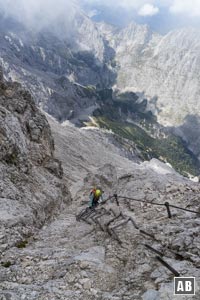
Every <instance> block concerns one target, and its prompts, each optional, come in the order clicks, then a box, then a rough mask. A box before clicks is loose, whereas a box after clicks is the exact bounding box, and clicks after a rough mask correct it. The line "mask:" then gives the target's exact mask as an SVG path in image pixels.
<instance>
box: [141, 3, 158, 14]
mask: <svg viewBox="0 0 200 300" xmlns="http://www.w3.org/2000/svg"><path fill="white" fill-rule="evenodd" d="M158 13H159V8H158V7H157V6H154V5H152V4H149V3H146V4H144V5H143V6H142V7H141V8H140V9H139V11H138V15H140V16H143V17H146V16H154V15H156V14H158Z"/></svg>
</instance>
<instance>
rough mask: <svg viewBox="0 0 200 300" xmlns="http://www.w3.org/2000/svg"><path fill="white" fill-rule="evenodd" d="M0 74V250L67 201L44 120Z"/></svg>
mask: <svg viewBox="0 0 200 300" xmlns="http://www.w3.org/2000/svg"><path fill="white" fill-rule="evenodd" d="M2 77H3V76H2V73H1V78H0V170H1V171H0V206H1V213H0V224H1V225H0V226H1V227H0V228H1V229H0V239H1V246H0V252H1V253H2V252H3V251H5V250H6V249H8V248H10V247H11V246H17V245H18V246H19V247H20V245H23V243H24V242H25V241H26V238H27V237H28V236H31V235H32V234H33V233H34V232H35V230H37V229H38V228H40V227H41V226H43V225H44V223H45V222H46V221H47V220H49V219H51V218H52V217H53V216H55V215H56V214H58V213H59V211H60V210H61V209H63V207H65V206H66V205H67V204H68V203H69V201H70V194H69V192H68V189H67V187H66V186H65V183H64V181H63V179H62V178H63V170H62V167H61V163H60V161H59V160H57V159H56V158H55V157H54V154H53V153H54V141H53V138H52V135H51V130H50V127H49V125H48V122H47V120H46V118H45V117H44V116H43V115H42V114H41V112H40V111H39V109H38V108H37V107H36V105H35V103H34V101H33V99H32V97H31V95H30V93H29V92H27V91H24V90H23V89H22V87H21V85H20V84H18V83H15V82H14V83H6V82H5V81H3V78H2Z"/></svg>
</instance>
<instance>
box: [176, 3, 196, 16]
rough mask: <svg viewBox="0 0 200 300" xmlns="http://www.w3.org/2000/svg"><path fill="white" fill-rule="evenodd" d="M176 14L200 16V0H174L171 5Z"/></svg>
mask: <svg viewBox="0 0 200 300" xmlns="http://www.w3.org/2000/svg"><path fill="white" fill-rule="evenodd" d="M170 11H171V12H172V13H174V14H184V15H186V16H189V17H199V16H200V0H192V1H191V0H174V1H173V3H172V5H171V6H170Z"/></svg>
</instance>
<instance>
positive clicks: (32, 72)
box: [0, 1, 200, 157]
mask: <svg viewBox="0 0 200 300" xmlns="http://www.w3.org/2000/svg"><path fill="white" fill-rule="evenodd" d="M61 2H62V1H61ZM51 17H52V16H51V14H50V19H49V20H51ZM52 20H53V21H54V20H57V19H56V17H55V19H52ZM61 20H63V19H62V18H61ZM68 22H69V23H64V26H62V25H63V23H62V22H60V23H59V22H57V23H55V24H57V25H54V23H53V24H52V23H51V24H50V22H49V23H48V24H44V25H43V27H41V28H37V27H36V29H34V30H33V26H31V25H30V24H29V23H27V24H26V23H25V22H24V20H23V22H22V24H20V23H19V20H17V21H16V18H15V21H13V19H12V18H10V17H9V18H2V19H1V30H0V31H1V32H0V35H1V37H0V39H1V45H0V54H1V65H3V68H4V72H5V75H6V76H7V78H11V79H12V80H17V81H19V82H21V83H22V84H23V85H24V86H25V87H27V88H28V89H30V90H31V91H32V93H33V94H34V95H35V98H36V102H37V103H38V104H39V105H40V106H41V107H42V108H43V109H44V110H45V111H47V112H49V113H50V114H53V115H54V116H55V117H56V118H57V119H59V120H62V121H63V120H65V119H68V118H73V117H76V118H78V117H79V115H80V114H82V115H84V116H85V115H87V114H92V112H93V111H94V110H95V109H96V108H97V107H98V102H99V99H98V97H97V95H95V90H91V89H88V86H90V85H92V86H94V87H96V86H98V89H104V88H113V89H114V90H117V91H119V92H124V91H133V92H135V93H137V94H138V95H139V97H140V99H144V98H145V99H147V100H148V105H147V110H151V111H152V112H153V114H155V116H156V117H157V119H158V122H159V123H160V124H162V125H164V126H168V127H174V128H173V131H174V132H175V133H176V134H178V135H180V136H181V137H182V138H183V139H184V141H185V142H186V143H187V146H188V148H189V149H190V150H192V151H193V152H194V154H195V155H196V156H197V157H199V154H200V152H199V150H198V149H199V145H200V139H199V130H198V126H194V128H192V127H193V126H192V124H193V123H194V122H195V124H199V115H200V89H199V75H198V70H199V65H200V56H199V53H200V51H199V49H200V31H198V30H197V29H192V28H183V29H180V30H175V31H172V32H169V33H168V34H166V35H164V36H162V35H160V34H157V33H155V32H152V31H151V29H150V28H149V27H148V26H146V25H138V24H136V23H131V24H130V25H128V26H127V27H125V28H122V29H119V28H117V27H114V26H111V25H108V24H105V23H95V22H93V21H92V20H91V19H90V18H89V17H88V16H86V15H85V13H84V12H83V11H82V10H81V9H80V8H79V7H78V6H77V4H76V5H75V4H74V3H72V4H71V5H70V8H69V19H68ZM67 24H68V26H67ZM61 28H63V32H61V31H62V30H61ZM67 28H68V30H66V29H67ZM77 83H78V84H79V85H77ZM80 85H82V86H80ZM191 128H192V129H191ZM194 141H195V143H194Z"/></svg>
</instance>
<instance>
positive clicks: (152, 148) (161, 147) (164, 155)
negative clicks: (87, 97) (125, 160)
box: [96, 116, 200, 176]
mask: <svg viewBox="0 0 200 300" xmlns="http://www.w3.org/2000/svg"><path fill="white" fill-rule="evenodd" d="M96 122H97V123H98V124H99V126H100V127H101V128H105V129H108V130H110V129H111V130H112V131H113V132H114V133H115V134H118V135H119V136H121V137H123V138H126V139H129V140H131V141H133V142H135V144H136V145H137V147H138V148H139V150H140V151H141V153H142V156H143V157H142V158H143V159H144V160H150V159H152V158H157V159H160V160H161V161H163V162H168V163H170V164H171V165H172V166H173V168H174V169H175V170H176V171H178V172H179V173H180V174H182V175H185V174H186V173H190V174H193V175H195V176H196V175H199V169H200V165H199V162H198V160H197V159H196V158H195V156H194V155H193V154H192V152H190V151H189V150H188V149H187V147H186V145H185V144H184V142H183V140H182V139H181V138H179V137H177V136H174V135H172V134H171V135H170V134H169V135H168V137H166V138H153V137H152V136H150V135H148V133H147V132H146V131H144V130H143V129H142V128H140V127H138V126H137V125H134V124H130V123H127V122H118V121H111V120H110V119H108V118H106V117H101V116H99V117H97V118H96Z"/></svg>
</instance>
